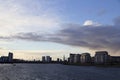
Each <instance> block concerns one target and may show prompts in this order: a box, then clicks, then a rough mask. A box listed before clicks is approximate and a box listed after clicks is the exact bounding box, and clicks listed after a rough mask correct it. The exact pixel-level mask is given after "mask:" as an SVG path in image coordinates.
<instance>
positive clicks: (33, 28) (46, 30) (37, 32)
mask: <svg viewBox="0 0 120 80" xmlns="http://www.w3.org/2000/svg"><path fill="white" fill-rule="evenodd" d="M97 50H107V51H108V52H109V53H110V55H119V56H120V0H0V56H3V55H4V56H6V55H7V54H8V52H9V51H11V52H13V53H14V58H20V59H40V58H41V56H42V55H50V56H52V57H53V58H54V59H56V57H60V58H62V56H63V55H65V56H68V54H69V53H70V52H72V53H83V52H90V53H91V55H92V56H93V55H94V53H95V51H97Z"/></svg>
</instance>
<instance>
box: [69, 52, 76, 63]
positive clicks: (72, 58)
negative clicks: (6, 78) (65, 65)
mask: <svg viewBox="0 0 120 80" xmlns="http://www.w3.org/2000/svg"><path fill="white" fill-rule="evenodd" d="M74 58H75V54H73V53H70V57H69V61H70V63H74Z"/></svg>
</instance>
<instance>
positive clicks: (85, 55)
mask: <svg viewBox="0 0 120 80" xmlns="http://www.w3.org/2000/svg"><path fill="white" fill-rule="evenodd" d="M90 62H91V56H90V53H82V54H81V63H90Z"/></svg>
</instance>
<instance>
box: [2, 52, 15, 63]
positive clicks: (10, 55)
mask: <svg viewBox="0 0 120 80" xmlns="http://www.w3.org/2000/svg"><path fill="white" fill-rule="evenodd" d="M12 61H13V53H11V52H9V53H8V56H1V57H0V62H12Z"/></svg>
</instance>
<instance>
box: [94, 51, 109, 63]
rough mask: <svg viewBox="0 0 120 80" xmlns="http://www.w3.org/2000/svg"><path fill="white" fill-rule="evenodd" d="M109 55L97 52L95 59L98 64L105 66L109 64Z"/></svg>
mask: <svg viewBox="0 0 120 80" xmlns="http://www.w3.org/2000/svg"><path fill="white" fill-rule="evenodd" d="M109 57H110V56H109V55H108V52H107V51H97V52H96V54H95V57H94V62H95V63H96V64H105V63H108V62H109Z"/></svg>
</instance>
